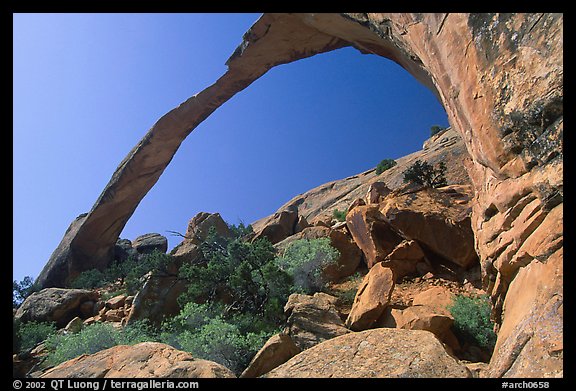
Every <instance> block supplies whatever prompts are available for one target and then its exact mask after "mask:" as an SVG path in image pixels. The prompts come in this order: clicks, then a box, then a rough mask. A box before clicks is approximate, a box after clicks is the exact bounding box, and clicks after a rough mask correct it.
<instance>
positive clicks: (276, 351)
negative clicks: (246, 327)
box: [240, 334, 300, 378]
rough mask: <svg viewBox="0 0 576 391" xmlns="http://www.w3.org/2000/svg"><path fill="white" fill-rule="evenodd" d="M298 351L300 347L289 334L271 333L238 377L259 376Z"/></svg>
mask: <svg viewBox="0 0 576 391" xmlns="http://www.w3.org/2000/svg"><path fill="white" fill-rule="evenodd" d="M298 353H300V349H299V348H298V347H297V346H296V345H295V344H294V342H293V341H292V339H291V338H290V336H289V335H286V334H276V335H273V336H272V337H270V339H269V340H268V341H266V343H265V344H264V346H262V348H260V350H259V351H258V353H256V355H255V356H254V358H253V359H252V361H250V364H249V365H248V367H247V368H246V369H245V370H244V371H243V372H242V374H241V375H240V377H242V378H254V377H260V376H262V375H263V374H265V373H268V372H270V371H271V370H272V369H274V368H276V367H277V366H279V365H282V364H284V363H285V362H286V361H288V360H289V359H291V358H292V357H294V356H295V355H297V354H298Z"/></svg>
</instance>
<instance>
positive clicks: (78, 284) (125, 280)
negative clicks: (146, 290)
mask: <svg viewBox="0 0 576 391" xmlns="http://www.w3.org/2000/svg"><path fill="white" fill-rule="evenodd" d="M171 261H172V257H171V256H170V255H168V254H165V253H163V252H161V251H158V250H154V251H153V252H152V253H150V254H145V255H141V256H140V257H138V256H135V255H130V256H129V257H128V259H126V260H124V261H119V262H115V263H113V264H112V265H110V267H108V268H107V269H106V270H104V271H100V270H97V269H91V270H87V271H84V272H82V273H80V274H79V275H78V276H77V277H76V278H75V279H74V280H73V281H72V282H71V284H70V286H71V287H72V288H78V289H94V288H101V287H103V286H105V285H108V284H110V283H113V282H115V281H120V283H121V284H122V286H123V287H124V290H125V291H126V293H127V294H128V295H134V294H136V292H138V290H140V288H142V283H143V282H142V277H143V276H144V275H146V274H147V273H149V272H151V271H153V272H160V273H162V272H163V273H165V272H166V268H167V266H168V265H169V263H170V262H171Z"/></svg>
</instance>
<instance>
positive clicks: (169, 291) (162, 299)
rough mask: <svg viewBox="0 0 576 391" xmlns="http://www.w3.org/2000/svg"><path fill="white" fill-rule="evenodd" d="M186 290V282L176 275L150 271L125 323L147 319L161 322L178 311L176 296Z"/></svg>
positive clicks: (156, 322) (155, 322) (157, 322)
mask: <svg viewBox="0 0 576 391" xmlns="http://www.w3.org/2000/svg"><path fill="white" fill-rule="evenodd" d="M185 291H186V283H185V282H184V281H182V280H181V279H179V278H178V277H177V276H169V275H162V274H160V273H150V274H149V275H148V276H147V279H146V282H145V283H144V285H143V286H142V289H140V291H138V293H137V294H136V296H135V297H134V301H133V303H132V311H131V312H130V315H129V317H128V320H127V323H128V324H129V323H131V322H134V321H136V320H143V319H148V320H149V321H150V322H152V323H154V324H157V325H159V324H161V323H162V321H163V320H164V319H165V318H166V317H170V316H175V315H177V314H178V312H180V305H179V304H178V301H177V300H178V297H179V296H180V295H181V294H182V293H184V292H185Z"/></svg>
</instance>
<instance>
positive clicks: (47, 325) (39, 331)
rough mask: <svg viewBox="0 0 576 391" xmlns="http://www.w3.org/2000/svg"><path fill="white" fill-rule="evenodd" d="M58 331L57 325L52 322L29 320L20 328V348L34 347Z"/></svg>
mask: <svg viewBox="0 0 576 391" xmlns="http://www.w3.org/2000/svg"><path fill="white" fill-rule="evenodd" d="M55 332H56V325H55V324H54V323H52V322H27V323H22V324H21V325H20V326H19V328H18V338H19V341H20V350H23V351H24V350H29V349H32V348H34V347H35V346H36V345H38V344H39V343H40V342H42V341H45V340H46V339H47V338H48V337H49V336H50V335H52V334H54V333H55Z"/></svg>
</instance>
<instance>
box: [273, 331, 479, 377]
mask: <svg viewBox="0 0 576 391" xmlns="http://www.w3.org/2000/svg"><path fill="white" fill-rule="evenodd" d="M471 376H472V375H471V373H470V371H469V370H468V369H467V368H466V366H465V365H463V364H461V363H460V362H459V361H458V360H456V359H455V358H453V357H452V356H450V355H449V354H448V353H447V352H446V350H445V349H444V347H443V346H442V344H441V343H440V341H438V339H437V338H436V337H435V336H434V334H432V333H430V332H428V331H423V330H401V329H387V328H379V329H373V330H366V331H362V332H358V333H349V334H346V335H343V336H340V337H337V338H334V339H331V340H328V341H325V342H323V343H321V344H318V345H316V346H314V347H313V348H311V349H308V350H305V351H303V352H302V353H299V354H297V355H296V356H294V357H292V358H291V359H290V360H288V361H287V362H286V363H284V364H282V365H280V366H279V367H277V368H275V369H273V370H271V371H270V372H268V373H267V374H265V375H264V376H263V377H266V378H335V377H336V378H412V377H419V378H456V377H471Z"/></svg>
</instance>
